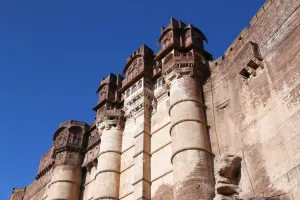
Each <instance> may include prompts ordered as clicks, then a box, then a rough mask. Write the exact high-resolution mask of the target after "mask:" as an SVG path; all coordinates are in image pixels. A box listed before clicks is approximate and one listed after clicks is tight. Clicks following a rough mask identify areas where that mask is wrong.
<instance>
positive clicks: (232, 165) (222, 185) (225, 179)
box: [215, 154, 242, 200]
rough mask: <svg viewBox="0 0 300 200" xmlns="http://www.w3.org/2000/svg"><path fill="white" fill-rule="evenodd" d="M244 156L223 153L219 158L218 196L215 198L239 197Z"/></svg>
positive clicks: (219, 199) (218, 199) (216, 199)
mask: <svg viewBox="0 0 300 200" xmlns="http://www.w3.org/2000/svg"><path fill="white" fill-rule="evenodd" d="M241 162H242V158H240V157H239V156H235V155H228V154H225V155H222V156H221V158H220V159H219V160H217V162H216V164H217V176H216V194H217V195H216V197H215V200H221V199H225V200H227V199H228V200H230V199H239V197H238V196H239V194H240V192H241V189H240V188H239V186H238V185H239V180H240V178H241V177H240V170H241Z"/></svg>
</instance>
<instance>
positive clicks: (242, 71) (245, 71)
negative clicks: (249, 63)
mask: <svg viewBox="0 0 300 200" xmlns="http://www.w3.org/2000/svg"><path fill="white" fill-rule="evenodd" d="M240 75H242V76H243V77H244V78H246V79H248V78H250V76H251V74H250V73H249V72H248V71H247V70H246V69H245V68H243V69H242V70H241V72H240Z"/></svg>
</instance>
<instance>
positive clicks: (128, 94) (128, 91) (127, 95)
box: [126, 89, 130, 98]
mask: <svg viewBox="0 0 300 200" xmlns="http://www.w3.org/2000/svg"><path fill="white" fill-rule="evenodd" d="M129 96H130V89H129V90H127V92H126V98H128V97H129Z"/></svg>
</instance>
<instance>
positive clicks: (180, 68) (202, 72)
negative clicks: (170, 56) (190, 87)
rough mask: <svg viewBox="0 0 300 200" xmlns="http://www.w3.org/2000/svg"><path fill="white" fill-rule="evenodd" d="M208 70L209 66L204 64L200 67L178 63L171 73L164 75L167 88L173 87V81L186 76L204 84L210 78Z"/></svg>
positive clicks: (194, 64) (193, 64)
mask: <svg viewBox="0 0 300 200" xmlns="http://www.w3.org/2000/svg"><path fill="white" fill-rule="evenodd" d="M206 68H208V66H206V65H204V64H201V66H199V65H197V64H196V63H176V64H174V65H173V67H171V69H170V70H169V71H167V72H166V73H164V75H163V77H164V79H165V82H166V84H167V88H169V87H170V86H171V83H172V81H173V80H175V79H178V78H181V77H182V76H185V75H188V76H190V77H193V78H197V79H199V80H200V81H201V82H204V81H205V80H206V78H207V77H208V76H209V72H208V71H207V70H206Z"/></svg>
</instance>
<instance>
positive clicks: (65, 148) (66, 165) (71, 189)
mask: <svg viewBox="0 0 300 200" xmlns="http://www.w3.org/2000/svg"><path fill="white" fill-rule="evenodd" d="M87 130H88V125H87V124H86V123H84V122H80V121H75V120H69V121H66V122H64V123H62V124H60V125H59V128H58V129H57V131H56V132H55V133H54V137H53V142H54V148H53V154H52V156H53V159H54V160H55V165H54V168H53V172H52V176H51V182H50V183H49V184H48V186H47V194H45V198H46V200H55V199H72V200H78V199H79V196H80V185H81V181H82V170H81V163H82V159H83V156H82V151H83V149H84V145H85V143H84V141H85V133H86V131H87Z"/></svg>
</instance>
